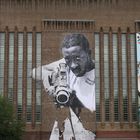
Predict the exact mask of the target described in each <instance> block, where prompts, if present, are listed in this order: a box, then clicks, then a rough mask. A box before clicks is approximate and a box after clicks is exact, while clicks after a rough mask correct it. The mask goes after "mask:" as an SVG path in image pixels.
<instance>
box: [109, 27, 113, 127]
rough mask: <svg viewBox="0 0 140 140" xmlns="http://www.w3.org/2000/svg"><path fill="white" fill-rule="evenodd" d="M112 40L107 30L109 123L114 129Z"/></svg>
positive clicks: (110, 33)
mask: <svg viewBox="0 0 140 140" xmlns="http://www.w3.org/2000/svg"><path fill="white" fill-rule="evenodd" d="M112 46H113V39H112V28H111V27H110V29H109V49H108V51H109V52H108V54H109V93H110V106H109V108H110V116H109V117H110V122H111V126H112V127H114V81H113V47H112Z"/></svg>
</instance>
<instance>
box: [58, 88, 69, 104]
mask: <svg viewBox="0 0 140 140" xmlns="http://www.w3.org/2000/svg"><path fill="white" fill-rule="evenodd" d="M56 101H57V102H58V103H59V104H66V103H67V102H68V101H69V96H68V93H67V91H64V90H60V91H59V92H58V93H57V96H56Z"/></svg>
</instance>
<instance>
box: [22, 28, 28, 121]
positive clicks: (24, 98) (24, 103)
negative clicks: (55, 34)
mask: <svg viewBox="0 0 140 140" xmlns="http://www.w3.org/2000/svg"><path fill="white" fill-rule="evenodd" d="M22 77H23V79H22V107H23V112H22V117H23V120H25V121H26V106H27V28H26V27H24V33H23V75H22Z"/></svg>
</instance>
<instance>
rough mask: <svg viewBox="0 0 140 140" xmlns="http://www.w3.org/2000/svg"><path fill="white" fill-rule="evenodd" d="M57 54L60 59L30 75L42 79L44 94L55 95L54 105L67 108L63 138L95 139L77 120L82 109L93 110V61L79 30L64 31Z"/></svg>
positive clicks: (67, 139)
mask: <svg viewBox="0 0 140 140" xmlns="http://www.w3.org/2000/svg"><path fill="white" fill-rule="evenodd" d="M60 53H61V54H62V56H63V58H61V59H60V60H57V61H55V62H52V63H50V64H46V65H43V66H40V67H37V68H34V69H33V71H32V77H33V78H34V79H36V80H42V82H43V85H44V88H45V91H46V93H48V95H50V96H52V97H53V98H54V100H53V101H54V103H55V105H56V106H57V107H61V106H63V107H69V109H70V116H71V117H69V119H66V120H65V121H64V122H65V124H64V126H65V129H64V132H63V134H64V136H63V138H64V139H65V140H70V139H71V138H75V139H76V138H78V139H80V138H81V140H83V139H82V138H83V137H84V135H85V136H86V140H88V139H89V140H91V138H92V139H94V137H95V135H94V133H92V132H90V131H89V130H85V129H84V127H83V126H82V121H79V120H80V119H79V118H80V112H81V109H82V108H86V109H87V110H89V111H90V112H94V111H95V110H96V107H95V106H96V104H95V63H94V60H93V59H92V57H91V50H90V47H89V42H88V39H87V38H86V37H85V36H84V35H83V34H79V33H73V34H67V35H66V36H65V37H64V39H63V41H62V42H61V46H60ZM40 74H41V76H40ZM76 120H78V122H76ZM79 125H80V126H79ZM77 126H78V127H77ZM68 127H71V128H68ZM66 131H67V132H66ZM70 131H71V132H70ZM81 132H84V133H81ZM66 133H69V134H66ZM88 137H89V138H88ZM50 139H51V138H50Z"/></svg>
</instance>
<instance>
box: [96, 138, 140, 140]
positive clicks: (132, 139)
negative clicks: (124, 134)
mask: <svg viewBox="0 0 140 140" xmlns="http://www.w3.org/2000/svg"><path fill="white" fill-rule="evenodd" d="M96 140H140V138H96Z"/></svg>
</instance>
